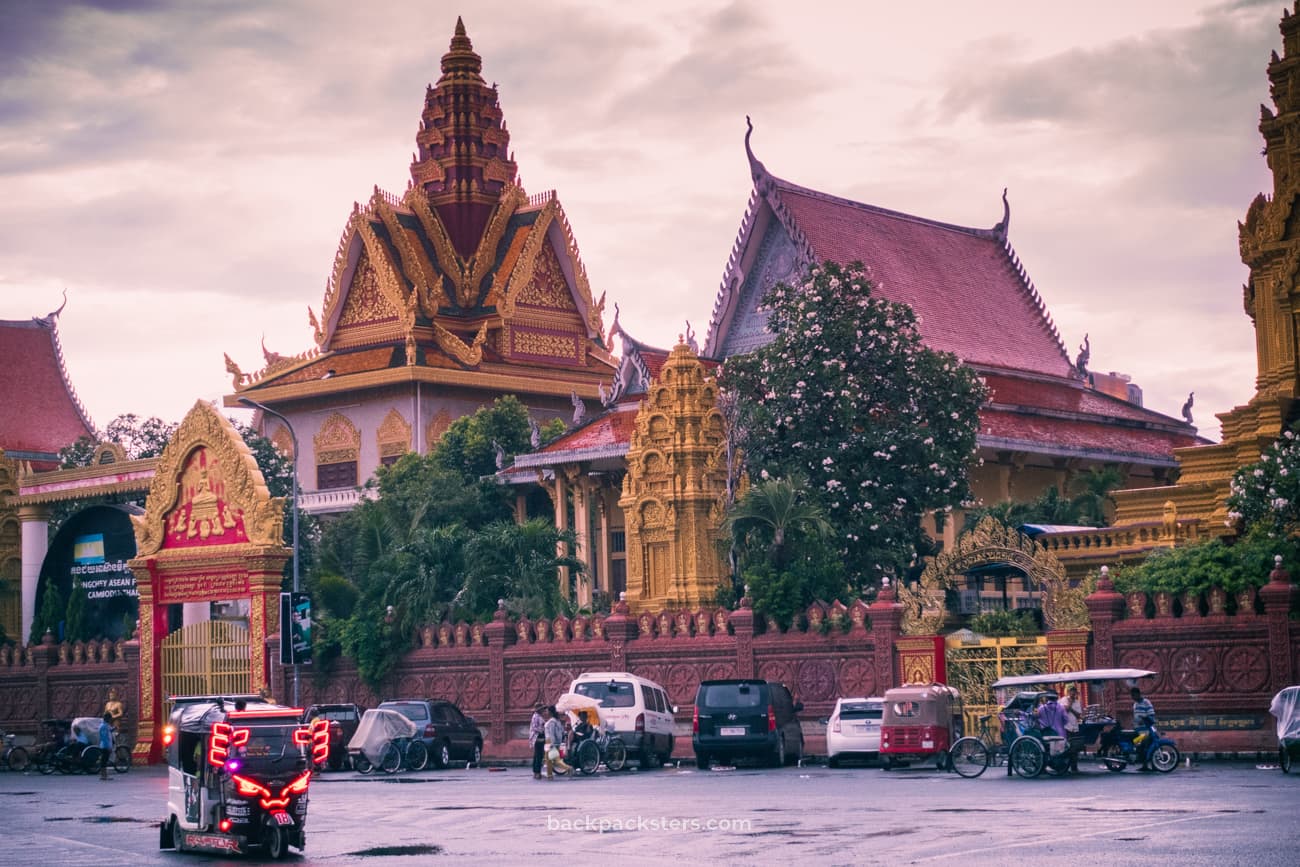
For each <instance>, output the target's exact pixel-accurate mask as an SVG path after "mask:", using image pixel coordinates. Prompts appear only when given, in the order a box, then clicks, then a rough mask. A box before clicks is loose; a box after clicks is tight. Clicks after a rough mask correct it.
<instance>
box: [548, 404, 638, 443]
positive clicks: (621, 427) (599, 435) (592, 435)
mask: <svg viewBox="0 0 1300 867" xmlns="http://www.w3.org/2000/svg"><path fill="white" fill-rule="evenodd" d="M639 408H640V403H639V402H637V403H633V402H628V403H625V404H621V405H619V406H618V407H616V408H615V409H613V410H611V411H610V412H607V413H605V414H604V415H602V416H599V417H598V418H596V419H594V420H593V421H591V422H590V423H588V424H585V425H583V426H582V427H580V428H578V429H577V430H573V431H569V432H568V433H566V434H565V435H564V436H562V437H560V438H559V439H557V440H555V441H554V442H552V443H548V444H547V445H546V446H544V447H543V448H541V449H539V450H538V451H537V452H535V453H534V454H555V453H559V452H570V451H577V450H578V449H594V448H601V447H604V446H614V445H626V444H627V443H630V442H631V441H632V428H633V426H634V424H635V422H636V414H637V410H638V409H639Z"/></svg>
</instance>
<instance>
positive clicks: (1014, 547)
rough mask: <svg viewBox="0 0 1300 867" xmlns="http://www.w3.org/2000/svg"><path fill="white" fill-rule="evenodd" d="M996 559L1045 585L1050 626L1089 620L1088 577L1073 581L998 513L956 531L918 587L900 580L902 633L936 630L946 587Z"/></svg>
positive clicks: (1082, 624)
mask: <svg viewBox="0 0 1300 867" xmlns="http://www.w3.org/2000/svg"><path fill="white" fill-rule="evenodd" d="M995 565H1007V566H1012V567H1014V568H1016V569H1018V570H1020V571H1021V572H1023V573H1024V574H1025V575H1026V576H1028V579H1029V583H1030V585H1031V586H1033V587H1035V588H1036V589H1039V590H1042V591H1043V620H1044V621H1045V624H1046V626H1047V628H1048V629H1049V630H1062V629H1083V628H1087V626H1088V625H1089V621H1088V608H1087V606H1086V605H1084V602H1083V600H1084V597H1086V596H1087V595H1088V593H1089V592H1090V591H1091V589H1092V579H1087V580H1086V581H1084V582H1081V583H1080V584H1079V585H1078V586H1075V587H1071V586H1070V581H1069V579H1068V578H1066V576H1065V569H1064V568H1063V567H1062V566H1061V563H1060V561H1058V560H1057V559H1056V556H1055V555H1054V554H1052V552H1050V551H1048V550H1047V549H1046V548H1044V547H1043V546H1041V545H1039V544H1038V543H1037V542H1035V541H1034V540H1033V539H1030V538H1029V537H1028V536H1026V535H1024V534H1023V533H1020V532H1017V531H1016V530H1013V529H1011V528H1010V527H1007V526H1006V525H1005V524H1003V523H1001V522H1000V521H998V520H997V519H995V518H992V517H986V518H985V519H984V520H982V521H980V522H979V524H978V525H976V527H975V528H974V529H973V530H970V531H968V532H966V533H963V534H962V535H961V536H959V537H958V538H957V543H956V545H955V546H954V547H953V549H952V550H951V551H944V552H943V553H942V554H940V555H939V556H937V557H935V558H934V559H933V560H932V561H930V564H929V565H928V566H927V567H926V568H925V571H924V572H922V573H921V578H920V581H919V582H918V585H917V587H916V589H912V588H911V587H907V586H902V585H901V584H900V586H899V588H898V601H899V602H900V603H902V605H903V622H902V628H903V633H904V634H907V635H934V634H935V633H937V632H938V631H939V630H940V629H941V628H942V626H943V619H944V591H945V590H948V589H949V588H951V587H954V586H955V585H956V582H957V579H958V578H959V577H960V576H963V575H965V573H967V572H969V571H970V570H972V569H976V568H978V567H981V566H995Z"/></svg>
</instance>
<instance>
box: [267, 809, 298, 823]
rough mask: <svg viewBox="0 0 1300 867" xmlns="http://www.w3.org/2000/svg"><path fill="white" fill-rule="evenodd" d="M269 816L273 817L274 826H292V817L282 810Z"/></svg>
mask: <svg viewBox="0 0 1300 867" xmlns="http://www.w3.org/2000/svg"><path fill="white" fill-rule="evenodd" d="M271 815H272V816H274V817H275V824H277V825H292V824H293V816H290V815H289V814H288V813H286V812H284V811H283V810H277V811H276V812H274V813H272V814H271Z"/></svg>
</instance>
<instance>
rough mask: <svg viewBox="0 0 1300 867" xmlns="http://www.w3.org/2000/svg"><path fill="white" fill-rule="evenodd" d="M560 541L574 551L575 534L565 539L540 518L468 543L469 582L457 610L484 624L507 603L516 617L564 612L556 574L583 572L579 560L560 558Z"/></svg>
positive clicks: (497, 526) (505, 524) (507, 524)
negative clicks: (564, 568) (500, 602)
mask: <svg viewBox="0 0 1300 867" xmlns="http://www.w3.org/2000/svg"><path fill="white" fill-rule="evenodd" d="M561 541H564V542H567V543H568V550H573V545H574V536H573V533H572V532H567V531H566V532H563V533H561V532H560V531H559V530H557V529H556V528H555V526H554V525H553V524H551V523H550V522H549V521H546V520H544V519H541V518H533V519H532V520H530V521H526V522H524V523H523V524H516V523H514V522H512V521H498V522H496V523H493V524H489V525H488V526H486V527H484V528H483V529H482V530H481V531H479V532H478V533H476V534H474V535H473V536H471V537H470V538H469V539H468V540H467V541H466V543H465V581H464V584H463V586H462V587H461V589H460V590H459V591H458V593H457V595H456V599H455V602H456V605H457V606H458V607H459V608H463V609H464V610H465V611H466V612H467V613H468V614H469V616H471V617H474V618H477V619H486V618H487V617H489V616H491V614H492V612H493V611H495V610H496V608H497V602H498V600H501V599H504V600H505V601H506V606H507V607H508V608H509V609H511V610H512V611H514V612H516V613H529V614H532V615H533V616H538V615H540V616H544V617H554V616H555V615H556V614H558V613H560V611H561V610H563V609H564V603H563V599H562V597H561V595H560V588H559V584H558V582H557V581H556V571H557V570H558V569H559V567H561V566H567V567H568V568H569V569H570V571H571V574H574V575H576V574H577V573H578V572H580V571H581V570H582V568H583V564H582V561H581V560H578V559H576V558H574V557H570V556H565V557H561V556H559V555H558V554H557V553H556V551H557V547H556V546H557V544H558V543H559V542H561Z"/></svg>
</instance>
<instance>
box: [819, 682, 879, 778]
mask: <svg viewBox="0 0 1300 867" xmlns="http://www.w3.org/2000/svg"><path fill="white" fill-rule="evenodd" d="M884 712H885V700H884V699H883V698H841V699H836V701H835V710H833V711H832V712H831V715H830V717H829V718H828V719H827V720H825V723H826V763H827V764H828V765H830V766H831V767H832V768H838V767H839V766H840V763H841V762H842V761H843V760H844V759H877V758H879V757H880V718H881V716H882V715H883V714H884Z"/></svg>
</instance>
